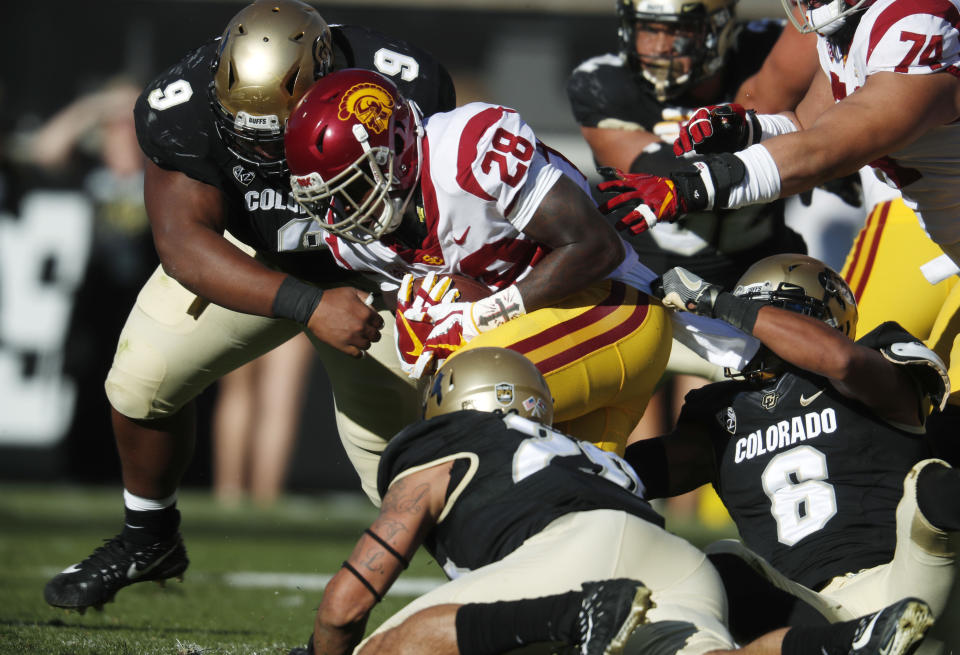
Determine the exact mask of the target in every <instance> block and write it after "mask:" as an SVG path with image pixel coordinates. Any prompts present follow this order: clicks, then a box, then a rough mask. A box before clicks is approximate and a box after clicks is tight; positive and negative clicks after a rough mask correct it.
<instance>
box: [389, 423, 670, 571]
mask: <svg viewBox="0 0 960 655" xmlns="http://www.w3.org/2000/svg"><path fill="white" fill-rule="evenodd" d="M450 459H455V462H456V463H455V464H454V468H453V471H452V475H451V482H450V484H449V486H448V488H447V502H448V504H452V506H449V505H448V507H447V510H446V511H447V514H446V516H445V517H444V519H443V520H442V521H441V522H440V523H438V524H437V525H436V526H435V527H434V529H433V530H432V531H431V532H430V534H429V535H428V536H427V539H426V540H425V542H424V546H425V547H426V548H427V550H428V551H429V552H430V553H431V554H432V555H433V556H434V557H435V558H436V560H437V562H438V563H439V564H441V565H442V566H443V568H444V571H445V572H446V573H447V575H449V576H450V577H456V576H457V574H458V572H464V571H467V570H474V569H477V568H479V567H481V566H484V565H485V564H489V563H491V562H496V561H498V560H500V559H502V558H503V557H505V556H506V555H508V554H509V553H511V552H512V551H513V550H514V549H516V548H517V547H518V546H520V544H522V543H523V542H524V540H526V539H527V538H528V537H530V536H532V535H534V534H536V533H538V532H540V531H541V530H542V529H543V528H544V527H545V526H546V525H547V524H548V523H550V522H551V521H553V520H554V519H556V518H558V517H560V516H563V515H564V514H568V513H570V512H581V511H588V510H594V509H614V510H621V511H624V512H628V513H630V514H633V515H635V516H638V517H640V518H642V519H644V520H647V521H650V522H652V523H655V524H657V525H660V526H663V519H662V518H661V517H660V516H659V515H658V514H657V513H656V512H655V511H654V510H653V509H652V508H651V507H650V505H649V504H648V503H647V502H646V501H645V500H643V498H642V490H643V485H642V484H641V482H640V481H639V480H638V479H637V475H636V473H635V472H634V471H633V469H632V468H631V467H630V465H629V464H627V463H626V462H625V461H624V460H622V459H621V458H619V457H617V456H616V455H614V454H612V453H608V452H605V451H602V450H600V449H599V448H597V447H596V446H594V445H593V444H589V443H586V442H581V441H577V440H575V439H573V438H571V437H568V436H566V435H564V434H562V433H560V432H556V431H554V430H553V429H551V428H549V427H545V426H543V425H541V424H539V423H535V422H533V421H530V420H528V419H525V418H522V417H519V416H517V415H508V416H506V417H502V416H500V415H498V414H493V413H490V412H478V411H472V410H465V411H460V412H454V413H452V414H445V415H442V416H437V417H435V418H432V419H429V420H424V421H419V422H417V423H414V424H413V425H411V426H409V427H407V428H406V429H404V430H403V431H401V432H400V433H399V434H398V435H397V436H396V437H394V438H393V439H391V440H390V443H389V444H388V445H387V448H386V450H384V452H383V456H382V459H381V460H380V469H379V473H378V478H377V481H378V487H379V491H380V494H381V496H383V495H385V494H386V493H387V489H388V488H389V486H390V483H391V482H392V481H393V480H394V479H395V478H396V477H397V476H398V475H399V474H401V473H403V472H404V471H406V470H409V469H411V468H413V467H422V466H424V465H427V464H430V463H431V462H438V461H439V460H445V461H446V460H450Z"/></svg>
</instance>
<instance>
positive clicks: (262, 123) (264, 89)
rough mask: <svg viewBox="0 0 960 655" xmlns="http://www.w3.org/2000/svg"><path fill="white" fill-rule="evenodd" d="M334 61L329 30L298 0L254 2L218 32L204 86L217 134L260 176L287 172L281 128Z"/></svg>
mask: <svg viewBox="0 0 960 655" xmlns="http://www.w3.org/2000/svg"><path fill="white" fill-rule="evenodd" d="M332 65H333V49H332V42H331V36H330V28H329V27H328V26H327V23H326V21H324V20H323V18H322V17H321V16H320V14H319V13H317V10H316V9H314V8H313V7H311V6H310V5H308V4H306V3H305V2H299V0H269V1H265V0H259V1H258V2H254V3H253V4H251V5H248V6H247V7H245V8H243V9H242V10H240V12H238V13H237V14H236V15H235V16H234V17H233V18H232V19H230V22H229V23H228V24H227V28H226V29H225V30H224V32H223V36H221V38H220V47H219V49H218V53H217V61H216V64H215V66H214V70H213V80H212V81H211V82H210V87H209V89H208V93H209V100H210V105H211V107H212V109H213V112H214V117H215V119H216V121H215V124H216V129H217V134H218V135H219V137H220V139H221V140H222V141H223V143H224V144H225V145H226V146H227V148H228V149H229V150H230V152H231V153H232V154H233V155H234V156H235V157H237V158H238V159H240V160H241V161H243V162H244V163H245V164H246V165H247V166H250V167H253V168H256V169H258V170H259V171H261V172H262V173H265V174H283V173H285V171H286V163H285V161H284V152H283V126H284V124H285V123H286V122H287V118H288V117H289V116H290V111H291V110H292V109H293V107H294V105H295V104H296V103H297V101H298V100H300V98H301V97H302V96H303V94H304V93H306V91H307V89H308V88H310V85H311V84H313V82H314V81H315V80H316V79H317V78H318V77H321V76H323V75H326V74H327V73H328V72H329V71H330V69H331V67H332Z"/></svg>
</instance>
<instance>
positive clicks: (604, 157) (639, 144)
mask: <svg viewBox="0 0 960 655" xmlns="http://www.w3.org/2000/svg"><path fill="white" fill-rule="evenodd" d="M580 133H581V134H582V135H583V138H584V140H585V141H586V142H587V144H588V145H589V146H590V150H591V152H593V159H594V161H596V163H597V166H598V167H600V166H609V167H610V168H619V169H620V170H622V171H629V170H630V168H631V166H632V165H633V162H634V160H636V158H637V156H638V155H639V154H640V153H641V152H642V151H643V149H644V148H646V147H647V146H648V145H650V144H651V143H659V142H660V137H658V136H657V135H656V134H653V133H652V132H648V131H647V130H641V129H632V130H631V129H613V128H605V127H583V126H581V127H580Z"/></svg>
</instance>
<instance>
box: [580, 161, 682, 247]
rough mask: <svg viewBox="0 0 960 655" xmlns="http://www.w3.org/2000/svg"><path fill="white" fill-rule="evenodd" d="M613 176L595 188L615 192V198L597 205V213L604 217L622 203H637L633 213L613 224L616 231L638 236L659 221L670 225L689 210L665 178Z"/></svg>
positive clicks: (626, 174)
mask: <svg viewBox="0 0 960 655" xmlns="http://www.w3.org/2000/svg"><path fill="white" fill-rule="evenodd" d="M615 174H616V176H617V177H616V179H613V180H608V181H606V182H601V183H600V184H598V185H597V189H598V190H599V191H603V192H606V191H619V193H618V195H616V196H614V197H613V198H610V199H609V200H607V201H605V202H604V203H603V204H601V205H600V211H601V212H603V213H604V214H608V213H610V212H611V211H613V210H614V209H616V208H617V207H620V206H621V205H624V204H625V203H628V202H637V203H639V204H638V205H637V206H636V208H635V209H634V210H633V211H631V212H630V213H629V214H627V215H626V216H624V217H622V218H621V219H620V220H618V221H617V223H616V227H617V229H618V230H630V231H631V232H632V233H634V234H640V233H641V232H644V231H646V230H647V229H649V228H651V227H653V226H654V225H656V224H657V223H659V222H661V221H662V222H666V223H672V222H674V221H675V220H677V218H679V217H680V216H681V215H683V214H686V213H688V212H690V211H691V209H690V207H689V206H688V202H687V199H686V198H684V197H683V194H682V193H680V192H678V189H677V185H676V183H675V182H674V181H673V180H672V179H670V178H668V177H657V176H656V175H648V174H647V173H624V172H623V171H619V170H618V171H616V172H615Z"/></svg>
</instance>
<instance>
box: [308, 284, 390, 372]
mask: <svg viewBox="0 0 960 655" xmlns="http://www.w3.org/2000/svg"><path fill="white" fill-rule="evenodd" d="M371 300H372V298H371V294H370V293H369V292H368V291H361V290H360V289H354V288H353V287H336V288H334V289H327V290H326V291H324V292H323V298H321V300H320V304H319V305H317V307H316V309H314V310H313V314H311V316H310V320H309V322H308V323H307V329H309V330H310V332H312V333H313V335H314V336H315V337H317V338H318V339H319V340H320V341H322V342H324V343H326V344H329V345H331V346H333V347H334V348H336V349H337V350H340V351H342V352H345V353H347V354H348V355H350V356H352V357H362V356H363V351H365V350H368V349H369V348H370V344H371V343H372V342H374V341H380V329H381V328H382V327H383V319H382V318H380V315H379V314H378V313H377V310H375V309H374V308H373V307H371V306H370V302H371Z"/></svg>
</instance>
